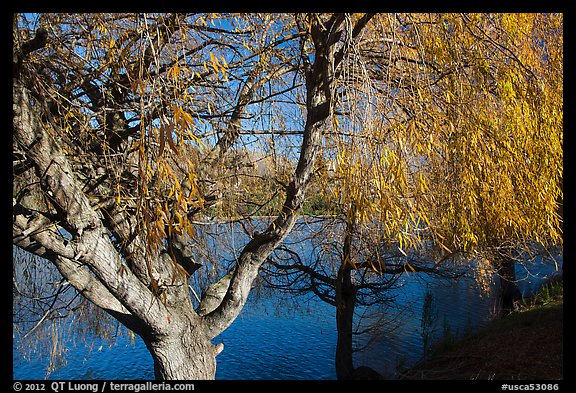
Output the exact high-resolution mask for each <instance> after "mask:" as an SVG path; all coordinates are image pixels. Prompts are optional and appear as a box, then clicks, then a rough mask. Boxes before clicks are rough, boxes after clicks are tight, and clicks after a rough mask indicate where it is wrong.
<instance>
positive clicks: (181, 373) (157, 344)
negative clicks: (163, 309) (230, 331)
mask: <svg viewBox="0 0 576 393" xmlns="http://www.w3.org/2000/svg"><path fill="white" fill-rule="evenodd" d="M182 314H184V315H186V314H189V313H188V312H187V311H186V310H181V313H180V316H178V318H177V319H175V320H173V321H172V320H171V321H170V322H169V325H170V329H169V330H168V331H167V332H166V334H164V335H161V336H154V337H144V342H145V344H146V346H147V347H148V350H149V351H150V353H151V354H152V359H153V360H154V376H155V378H156V379H157V380H213V379H215V377H216V356H217V355H218V354H219V353H220V352H221V351H222V350H223V348H224V347H223V345H222V344H218V345H213V344H212V343H211V342H210V339H209V338H208V336H207V335H206V328H205V326H204V324H203V323H202V321H201V319H200V317H198V316H197V315H194V314H189V315H187V316H186V317H185V318H181V315H182Z"/></svg>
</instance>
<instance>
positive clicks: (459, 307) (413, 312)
mask: <svg viewBox="0 0 576 393" xmlns="http://www.w3.org/2000/svg"><path fill="white" fill-rule="evenodd" d="M557 261H558V263H559V264H560V265H561V264H562V256H558V257H557ZM554 270H555V265H554V263H553V262H550V261H549V262H548V263H541V261H535V262H534V263H533V264H532V265H531V266H529V269H528V270H527V269H525V268H524V267H518V269H517V274H518V280H519V283H518V284H519V287H520V290H521V292H522V293H523V294H524V295H527V294H529V293H530V292H531V291H533V289H534V288H535V287H536V286H537V285H539V284H540V283H541V282H542V280H543V278H545V277H546V276H547V275H549V274H551V273H552V272H554ZM424 278H426V277H418V276H416V275H414V274H411V275H410V276H409V277H404V279H405V282H404V285H403V286H402V287H400V288H398V289H395V290H394V291H396V293H395V294H396V295H397V297H396V300H395V302H394V304H390V305H387V306H386V307H383V308H380V309H378V310H373V309H372V310H363V309H361V308H359V309H358V310H357V313H358V316H357V321H360V326H359V329H364V328H367V327H375V326H374V321H375V319H383V320H384V321H385V322H386V323H385V324H384V325H383V326H376V327H377V328H375V329H373V331H372V333H371V334H365V335H362V336H360V338H359V339H358V340H357V342H356V344H357V346H358V347H364V346H365V349H364V350H362V351H359V352H356V353H355V366H356V367H358V366H361V365H367V366H370V367H372V368H374V369H375V370H376V371H378V372H380V373H382V374H384V375H386V376H388V377H393V375H394V373H395V371H396V370H398V369H400V368H403V367H407V366H409V365H411V364H414V363H415V362H417V361H418V360H420V359H421V357H422V354H423V344H422V336H421V333H422V327H421V317H422V309H423V305H424V303H423V301H424V300H423V299H424V295H425V293H426V292H427V291H429V292H430V293H431V294H432V299H433V303H432V304H433V308H434V312H435V315H436V316H437V318H436V319H435V325H434V326H433V327H432V329H431V331H432V332H433V337H435V338H436V339H439V338H441V337H443V336H445V335H446V334H450V335H451V336H453V337H457V336H461V335H463V334H465V333H467V332H469V331H471V330H473V329H477V328H479V327H481V326H483V325H485V324H486V323H487V322H488V321H489V320H490V319H491V317H492V315H493V312H494V298H493V296H491V295H490V293H488V294H483V293H482V292H481V291H480V289H479V288H478V286H477V285H476V283H475V281H474V280H473V279H471V278H461V279H459V280H458V281H445V280H442V279H439V278H434V277H428V278H427V279H424ZM283 297H285V295H282V294H278V293H275V294H272V295H270V296H261V297H259V298H258V301H256V299H255V298H254V296H253V295H252V294H251V297H250V298H249V301H248V303H247V305H246V307H245V309H244V310H243V313H242V314H241V316H239V317H238V318H237V320H236V321H235V322H234V323H233V324H232V325H231V326H230V327H229V328H228V329H227V330H226V331H225V332H224V333H223V334H222V335H221V336H219V337H218V338H216V339H215V340H214V341H215V343H218V342H222V343H224V351H223V352H222V353H221V354H220V355H219V356H218V368H217V372H216V378H217V379H248V380H251V379H335V378H336V372H335V369H334V357H335V347H336V335H337V333H336V323H335V318H334V314H335V310H334V308H333V307H332V306H329V305H328V304H326V303H323V302H321V301H320V300H318V299H317V298H314V297H313V296H311V295H307V296H306V297H305V298H304V297H300V298H298V299H297V300H296V302H297V303H296V304H297V305H298V307H294V304H292V303H290V302H284V301H279V299H280V298H283ZM383 317H384V318H383ZM100 344H102V346H101V347H100ZM67 359H68V363H67V364H66V365H65V366H64V367H61V368H59V369H57V370H55V371H54V372H53V373H51V374H50V375H49V376H48V378H49V379H111V380H116V379H153V378H154V374H153V364H152V358H151V356H150V354H149V352H148V350H147V349H146V347H145V345H144V344H143V342H142V341H141V340H140V339H138V338H137V339H136V340H135V341H134V343H133V344H131V343H130V341H129V339H128V338H126V337H125V336H120V338H119V339H118V340H117V342H116V343H115V345H113V346H111V347H108V345H107V343H100V342H98V341H97V342H96V343H95V344H94V345H93V347H92V350H91V351H90V350H89V348H88V346H87V345H84V343H80V342H79V343H77V345H76V346H75V347H73V348H70V349H69V350H68V353H67ZM47 364H48V361H47V359H34V358H33V359H32V360H31V361H27V360H24V359H23V358H22V354H21V353H20V352H19V351H18V350H17V349H16V346H15V349H14V351H13V373H14V374H13V376H14V379H43V378H44V377H45V370H46V367H47Z"/></svg>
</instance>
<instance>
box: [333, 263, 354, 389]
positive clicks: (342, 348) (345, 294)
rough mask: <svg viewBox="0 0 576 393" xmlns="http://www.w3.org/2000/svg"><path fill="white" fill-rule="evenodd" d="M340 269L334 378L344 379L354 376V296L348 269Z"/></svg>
mask: <svg viewBox="0 0 576 393" xmlns="http://www.w3.org/2000/svg"><path fill="white" fill-rule="evenodd" d="M341 270H343V274H342V275H341V277H339V280H338V284H337V288H336V291H337V292H336V328H337V330H338V340H337V342H336V378H338V379H339V380H344V379H353V377H354V360H353V347H352V344H353V341H352V325H353V321H354V306H355V303H356V298H355V295H354V291H353V288H352V281H351V277H350V269H349V268H348V269H341Z"/></svg>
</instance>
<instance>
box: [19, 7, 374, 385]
mask: <svg viewBox="0 0 576 393" xmlns="http://www.w3.org/2000/svg"><path fill="white" fill-rule="evenodd" d="M370 18H371V15H364V16H360V17H358V18H352V17H351V16H350V15H347V14H335V15H304V14H297V15H236V16H235V15H216V14H194V15H183V14H171V15H156V14H154V15H149V14H143V15H141V14H138V15H135V14H113V15H110V14H102V15H100V14H77V15H64V14H46V15H37V25H36V26H35V31H34V30H33V29H32V28H31V26H29V24H28V23H27V21H26V18H25V17H24V16H18V15H15V16H14V21H13V42H14V47H13V72H14V74H13V111H14V117H13V162H14V173H13V175H14V183H13V184H14V188H13V243H14V245H16V246H18V247H20V248H22V249H24V250H26V251H29V252H31V253H33V254H35V255H38V256H41V257H43V258H45V259H46V260H48V261H50V262H51V263H52V264H53V265H54V266H55V267H56V268H57V270H58V272H59V274H61V275H62V277H63V278H64V279H65V280H66V282H67V283H68V284H69V285H70V286H72V287H73V288H75V290H77V291H78V292H79V293H80V294H81V295H82V296H83V297H84V298H85V299H87V300H88V301H89V302H92V303H93V304H94V305H96V306H97V307H98V308H100V309H101V310H104V311H105V312H106V313H107V314H109V315H111V316H112V317H113V318H115V319H116V320H118V321H119V322H120V323H122V324H123V325H124V326H126V327H127V328H128V329H130V330H131V331H132V332H134V333H136V334H138V335H139V336H140V337H141V338H142V339H143V341H144V343H145V344H146V346H147V348H148V349H149V351H150V353H151V354H152V358H153V360H154V372H155V375H156V377H157V378H159V379H212V378H214V376H215V370H216V356H217V354H218V353H219V352H220V351H222V349H223V346H222V344H219V345H218V346H216V345H213V344H212V342H211V340H212V339H214V338H215V337H217V336H218V335H219V334H220V333H221V332H222V331H223V330H225V329H226V328H227V327H228V326H230V324H231V323H232V322H233V321H234V319H235V318H236V317H237V316H238V315H239V313H240V312H241V310H242V307H243V305H244V304H245V302H246V299H247V297H248V294H249V292H250V288H251V285H252V283H253V281H254V279H255V277H256V276H257V274H258V270H259V268H260V266H261V265H262V263H263V262H264V261H265V260H266V258H267V256H268V255H269V254H270V253H271V252H272V251H273V250H274V249H275V248H276V247H277V246H278V245H279V244H280V243H281V242H282V240H283V239H284V238H285V237H286V236H287V234H288V233H289V232H290V230H291V229H292V227H293V225H294V222H295V219H296V215H297V214H298V211H299V210H300V208H301V206H302V203H303V201H304V197H305V192H306V189H307V186H308V183H309V180H310V174H311V172H312V170H313V168H314V164H315V161H316V159H317V156H318V154H319V152H320V149H321V146H322V133H323V131H324V125H325V123H326V121H327V120H329V119H330V118H332V117H333V114H334V106H335V101H336V100H337V99H338V97H337V96H336V95H335V94H334V82H335V73H336V72H338V70H339V67H340V64H341V62H342V59H343V58H344V57H345V55H346V52H347V51H349V50H351V48H353V47H354V43H355V42H356V41H357V39H358V37H359V35H360V33H361V32H362V30H363V28H364V26H365V25H366V23H367V22H368V21H369V20H370ZM291 95H292V96H291ZM296 96H297V97H298V98H295V97H296ZM300 97H303V100H299V98H300ZM280 98H281V99H280ZM301 101H303V104H304V110H303V111H300V110H299V109H298V110H294V109H292V110H290V109H286V108H287V107H288V108H289V107H290V105H292V106H296V107H297V105H293V103H295V102H296V103H299V102H301ZM262 108H263V109H262ZM259 110H260V111H263V112H261V113H260V115H261V114H262V113H264V112H265V113H272V112H273V111H277V112H279V113H282V112H284V113H285V112H289V113H301V114H302V118H301V119H300V121H299V123H300V124H302V131H300V132H299V133H298V134H300V135H301V136H300V137H298V138H297V139H296V140H295V141H292V144H294V143H297V144H298V148H297V157H298V160H297V165H296V166H295V167H290V166H288V169H289V170H291V174H290V175H289V176H288V179H287V182H286V183H284V182H282V181H281V180H279V179H275V180H277V181H276V185H277V187H278V188H279V190H280V195H281V197H282V199H283V202H282V203H281V204H280V206H279V207H278V208H277V210H276V212H275V215H276V217H275V219H273V220H272V221H271V222H270V223H269V226H268V227H267V228H266V229H265V230H264V231H262V232H259V233H254V234H253V236H252V238H251V239H250V241H249V242H247V244H245V246H244V247H243V249H242V251H241V252H240V253H239V255H237V257H236V263H235V265H234V266H233V267H232V268H231V269H230V271H229V272H228V273H227V274H226V275H225V276H224V277H221V278H220V279H219V280H218V281H217V282H214V283H213V284H211V285H210V286H208V287H206V288H204V289H205V291H204V293H203V296H202V299H201V300H200V301H199V302H198V304H196V305H195V303H194V302H193V298H192V295H191V291H190V288H189V285H188V283H189V278H190V276H191V275H193V274H196V273H198V272H199V271H200V270H202V269H201V268H202V265H201V263H200V262H201V261H199V260H197V259H196V258H195V257H194V255H195V254H194V253H193V252H192V251H193V250H192V247H191V242H190V239H193V238H194V234H195V233H194V232H195V227H194V225H193V223H194V221H195V220H197V219H199V218H201V217H202V215H203V214H208V213H209V212H210V209H211V208H213V207H215V206H217V205H219V204H225V202H226V201H228V200H232V201H238V199H235V198H231V197H230V195H231V194H230V193H236V195H237V193H238V192H239V190H241V187H240V189H239V188H238V187H236V188H235V187H231V184H232V185H236V186H238V185H239V182H240V179H241V178H242V176H247V174H248V171H247V170H244V171H239V170H238V168H239V165H238V162H239V161H240V162H242V160H238V154H235V153H238V152H245V151H246V148H244V150H242V149H241V148H239V145H242V144H243V143H247V140H246V139H245V138H247V137H249V136H252V137H254V138H257V136H258V135H260V134H261V133H262V132H261V131H268V132H271V130H272V131H273V130H275V129H276V130H277V129H278V127H281V129H280V131H282V129H284V130H285V129H286V124H281V123H279V122H278V120H277V118H271V117H269V119H270V120H268V121H265V120H261V119H260V120H261V121H260V122H258V121H254V117H257V116H258V115H259V112H258V111H259ZM278 117H281V116H278ZM259 125H260V126H262V125H264V126H265V127H266V128H265V129H264V130H258V129H256V127H257V126H259ZM240 166H241V165H240ZM284 169H285V170H287V168H284ZM262 181H268V182H270V180H269V179H264V178H263V179H262ZM244 192H245V193H249V190H245V191H244ZM245 199H247V200H248V202H250V197H249V196H247V197H246V198H245ZM39 322H41V321H39Z"/></svg>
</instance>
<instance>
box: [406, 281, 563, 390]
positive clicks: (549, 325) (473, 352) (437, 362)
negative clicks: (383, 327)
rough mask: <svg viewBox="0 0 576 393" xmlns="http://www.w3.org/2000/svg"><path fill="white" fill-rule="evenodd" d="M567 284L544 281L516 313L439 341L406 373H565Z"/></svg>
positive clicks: (410, 375)
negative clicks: (460, 336) (427, 357)
mask: <svg viewBox="0 0 576 393" xmlns="http://www.w3.org/2000/svg"><path fill="white" fill-rule="evenodd" d="M562 359H563V284H562V282H561V281H556V282H551V283H548V284H546V285H544V286H543V287H542V288H541V289H540V291H538V292H537V294H536V295H534V296H533V297H532V298H530V299H527V300H525V301H524V302H522V304H520V305H519V307H518V310H517V311H515V312H513V313H512V314H510V315H508V316H506V317H505V318H502V319H500V320H497V321H494V322H493V323H491V324H490V325H489V326H487V327H485V328H484V329H482V330H480V331H479V332H477V333H475V334H472V335H470V336H468V337H466V338H464V339H463V340H461V341H459V342H457V343H455V344H453V345H450V346H449V347H442V346H440V347H439V349H438V350H437V351H436V353H434V355H433V356H432V357H431V359H430V360H428V361H427V362H425V363H423V364H419V365H417V366H415V367H413V368H412V369H410V370H408V371H407V372H405V373H403V377H402V379H430V380H434V379H451V380H457V379H459V380H462V379H484V380H486V379H508V380H511V379H514V380H518V379H520V380H529V379H536V380H548V379H551V380H554V379H563V364H562V363H563V362H562Z"/></svg>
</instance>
